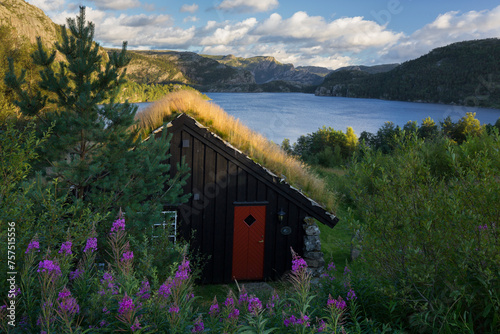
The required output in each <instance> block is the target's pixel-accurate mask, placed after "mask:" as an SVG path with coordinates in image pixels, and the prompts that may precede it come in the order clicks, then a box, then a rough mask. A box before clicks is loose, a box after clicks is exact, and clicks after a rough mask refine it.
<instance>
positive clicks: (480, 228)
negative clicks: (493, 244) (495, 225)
mask: <svg viewBox="0 0 500 334" xmlns="http://www.w3.org/2000/svg"><path fill="white" fill-rule="evenodd" d="M477 229H478V230H479V231H486V230H487V229H488V224H484V225H479V226H478V227H477Z"/></svg>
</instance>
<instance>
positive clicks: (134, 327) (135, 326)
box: [130, 318, 142, 332]
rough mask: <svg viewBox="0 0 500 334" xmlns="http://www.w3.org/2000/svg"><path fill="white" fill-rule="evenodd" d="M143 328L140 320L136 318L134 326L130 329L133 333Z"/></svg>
mask: <svg viewBox="0 0 500 334" xmlns="http://www.w3.org/2000/svg"><path fill="white" fill-rule="evenodd" d="M141 328H142V327H141V324H140V323H139V319H137V318H135V321H134V324H133V325H132V327H130V330H131V331H132V332H135V331H137V330H139V329H141Z"/></svg>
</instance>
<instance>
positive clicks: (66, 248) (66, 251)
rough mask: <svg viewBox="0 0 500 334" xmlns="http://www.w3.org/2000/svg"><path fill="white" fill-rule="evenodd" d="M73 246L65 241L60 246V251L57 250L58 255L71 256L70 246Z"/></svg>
mask: <svg viewBox="0 0 500 334" xmlns="http://www.w3.org/2000/svg"><path fill="white" fill-rule="evenodd" d="M72 245H73V244H72V243H71V241H65V242H63V243H62V244H61V249H60V250H59V254H61V253H63V254H65V255H71V254H73V252H72V251H71V246H72Z"/></svg>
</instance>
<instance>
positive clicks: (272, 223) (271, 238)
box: [264, 187, 281, 279]
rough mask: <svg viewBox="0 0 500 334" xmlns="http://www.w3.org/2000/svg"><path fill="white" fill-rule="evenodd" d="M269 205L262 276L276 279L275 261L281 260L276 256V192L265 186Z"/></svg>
mask: <svg viewBox="0 0 500 334" xmlns="http://www.w3.org/2000/svg"><path fill="white" fill-rule="evenodd" d="M266 198H267V200H268V202H269V205H268V206H267V210H266V245H265V252H264V278H272V279H277V278H278V277H279V274H278V272H277V271H276V262H277V261H281V260H280V259H279V258H277V256H276V238H277V234H276V229H277V225H278V224H277V222H276V213H277V211H276V204H277V194H276V192H275V191H274V190H273V189H272V188H270V187H269V188H267V196H266Z"/></svg>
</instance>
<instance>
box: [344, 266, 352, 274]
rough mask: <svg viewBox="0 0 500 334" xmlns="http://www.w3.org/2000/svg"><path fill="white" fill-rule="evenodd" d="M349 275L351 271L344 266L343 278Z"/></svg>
mask: <svg viewBox="0 0 500 334" xmlns="http://www.w3.org/2000/svg"><path fill="white" fill-rule="evenodd" d="M350 273H351V269H349V267H348V266H345V267H344V276H345V275H348V274H350Z"/></svg>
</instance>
